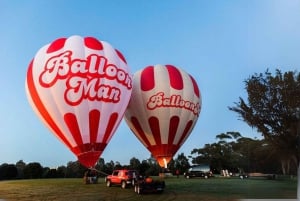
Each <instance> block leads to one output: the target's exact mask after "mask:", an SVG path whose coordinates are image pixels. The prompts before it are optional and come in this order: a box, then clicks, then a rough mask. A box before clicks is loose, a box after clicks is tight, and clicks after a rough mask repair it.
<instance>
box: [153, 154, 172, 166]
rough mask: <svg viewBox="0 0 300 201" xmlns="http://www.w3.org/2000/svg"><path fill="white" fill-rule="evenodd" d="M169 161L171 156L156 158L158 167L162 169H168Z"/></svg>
mask: <svg viewBox="0 0 300 201" xmlns="http://www.w3.org/2000/svg"><path fill="white" fill-rule="evenodd" d="M171 159H172V157H171V156H161V157H157V158H156V160H157V162H158V164H159V166H160V167H162V168H168V163H169V162H170V161H171Z"/></svg>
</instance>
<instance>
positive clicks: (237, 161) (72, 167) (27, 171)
mask: <svg viewBox="0 0 300 201" xmlns="http://www.w3.org/2000/svg"><path fill="white" fill-rule="evenodd" d="M196 164H208V165H210V167H211V170H212V172H213V173H214V174H220V173H221V171H222V170H224V169H226V170H228V171H229V172H232V173H233V174H243V173H249V172H262V173H269V174H271V173H272V174H291V175H295V174H296V172H297V165H296V164H295V165H292V166H290V167H289V169H283V168H284V167H285V166H281V162H280V158H278V154H276V151H274V150H273V146H272V145H270V144H269V143H268V142H267V140H265V139H252V138H248V137H243V136H242V135H241V134H240V133H239V132H226V133H221V134H218V135H217V136H216V142H214V143H211V144H205V145H204V146H203V147H202V148H195V149H193V150H192V151H191V152H190V155H188V156H186V155H185V154H184V153H180V154H178V155H177V156H176V158H174V159H172V160H171V161H170V163H169V164H168V168H167V169H163V168H161V167H160V166H159V164H158V163H157V162H156V160H155V159H154V158H153V157H151V156H150V157H149V159H145V160H142V161H140V160H139V159H137V158H135V157H132V158H131V159H130V161H129V165H124V164H121V163H119V162H118V161H115V162H114V161H112V160H111V161H109V162H105V160H104V158H100V159H99V160H98V162H97V164H96V166H95V169H96V170H98V176H105V175H106V174H111V173H112V171H113V170H115V169H123V168H125V169H135V170H138V171H139V172H140V174H142V175H158V174H159V173H161V172H168V173H172V174H175V172H176V170H179V172H180V174H183V173H185V172H187V171H188V169H189V168H190V167H191V166H193V165H196ZM86 171H87V168H86V167H84V166H82V165H81V164H80V163H79V162H78V161H70V162H68V163H67V165H66V166H64V165H62V166H59V167H57V168H49V167H43V166H42V165H41V164H40V163H38V162H31V163H28V164H26V163H25V162H24V161H23V160H20V161H18V162H17V163H16V164H7V163H4V164H2V165H1V166H0V180H8V179H37V178H81V177H83V175H84V173H85V172H86Z"/></svg>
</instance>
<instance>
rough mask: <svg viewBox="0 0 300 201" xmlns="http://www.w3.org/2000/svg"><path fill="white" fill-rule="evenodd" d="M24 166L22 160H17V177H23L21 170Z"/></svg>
mask: <svg viewBox="0 0 300 201" xmlns="http://www.w3.org/2000/svg"><path fill="white" fill-rule="evenodd" d="M25 167H26V163H25V162H24V161H23V160H19V161H18V162H17V163H16V168H17V169H18V178H19V179H23V177H24V173H23V170H24V168H25Z"/></svg>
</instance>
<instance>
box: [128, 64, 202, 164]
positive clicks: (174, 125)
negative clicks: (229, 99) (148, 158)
mask: <svg viewBox="0 0 300 201" xmlns="http://www.w3.org/2000/svg"><path fill="white" fill-rule="evenodd" d="M200 110H201V94H200V91H199V88H198V85H197V83H196V81H195V79H194V78H193V77H192V76H191V75H189V74H188V73H186V72H185V71H183V70H182V69H180V68H177V67H175V66H173V65H155V66H148V67H146V68H144V69H142V70H140V71H138V72H136V73H135V74H134V76H133V86H132V95H131V99H130V101H129V105H128V107H127V110H126V112H125V120H126V123H127V124H128V126H129V127H130V129H131V130H132V131H133V133H134V134H135V135H136V137H137V138H138V139H139V140H140V141H141V142H142V144H143V145H144V146H145V147H146V148H147V149H148V150H149V151H150V152H151V154H152V155H153V156H154V157H155V158H156V160H157V161H158V163H159V164H160V166H161V167H166V165H167V163H168V162H169V161H170V160H171V159H172V157H173V156H174V155H175V154H176V152H177V151H178V149H179V148H180V147H181V145H182V144H183V143H184V142H185V141H186V139H187V138H188V136H189V135H190V133H191V131H192V130H193V128H194V126H195V124H196V122H197V119H198V117H199V114H200Z"/></svg>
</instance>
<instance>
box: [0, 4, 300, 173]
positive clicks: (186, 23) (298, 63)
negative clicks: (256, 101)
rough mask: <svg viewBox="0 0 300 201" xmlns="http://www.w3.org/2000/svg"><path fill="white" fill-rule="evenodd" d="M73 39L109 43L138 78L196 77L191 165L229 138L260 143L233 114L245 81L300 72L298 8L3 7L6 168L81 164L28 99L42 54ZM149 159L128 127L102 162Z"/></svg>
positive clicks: (1, 148) (0, 37)
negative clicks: (155, 68) (149, 70)
mask: <svg viewBox="0 0 300 201" xmlns="http://www.w3.org/2000/svg"><path fill="white" fill-rule="evenodd" d="M71 35H81V36H93V37H96V38H98V39H99V40H103V41H107V42H109V43H110V44H112V45H113V46H114V47H115V48H117V49H119V50H120V51H121V52H122V53H123V55H124V56H125V58H126V60H127V63H128V65H129V66H130V69H131V72H132V73H134V72H136V71H138V70H140V69H142V68H144V67H146V66H148V65H155V64H172V65H175V66H178V67H180V68H182V69H184V70H185V71H187V72H188V73H190V74H192V75H193V76H194V78H195V79H196V81H197V82H198V84H199V88H200V91H201V93H202V111H201V114H200V118H199V119H198V122H197V124H196V126H195V128H194V130H193V132H192V133H191V135H190V137H189V138H188V139H187V141H186V142H185V144H184V145H183V146H182V148H181V149H180V150H179V151H178V152H177V153H182V152H183V153H184V154H185V155H189V154H190V151H191V150H192V149H194V148H200V147H202V146H203V145H204V144H206V143H213V142H215V140H216V139H215V136H216V135H217V134H220V133H222V132H228V131H238V132H240V133H241V134H242V135H243V136H247V137H252V138H254V137H260V136H261V135H260V134H258V133H256V130H254V129H252V128H250V127H249V126H248V125H247V124H245V123H244V122H242V121H240V120H238V116H237V114H236V113H233V112H231V111H229V110H228V106H233V103H234V102H236V101H238V98H239V97H243V98H246V95H247V94H246V93H245V89H244V83H243V81H244V80H245V79H246V78H248V77H249V76H251V75H252V74H254V73H261V72H264V71H265V70H266V69H267V68H268V69H269V70H270V71H271V72H274V70H275V69H276V68H278V69H281V70H282V71H283V72H285V71H295V70H297V71H299V69H300V56H299V55H300V1H299V0H252V1H244V0H228V1H222V0H218V1H217V0H212V1H204V0H188V1H179V0H175V1H174V0H164V1H161V0H152V1H146V0H128V1H122V0H113V1H102V0H90V1H68V0H64V1H60V0H51V1H50V0H49V1H46V0H45V1H39V0H35V1H34V0H27V1H17V0H0V44H1V45H0V59H1V66H0V69H1V73H0V76H1V77H0V88H1V93H0V100H1V104H0V136H1V138H0V164H2V163H4V162H7V163H16V162H17V161H18V160H23V161H25V162H26V163H29V162H40V163H41V164H42V165H43V166H49V167H56V166H58V165H66V164H67V162H69V161H75V160H76V157H75V156H74V155H73V154H72V153H71V152H70V151H69V150H68V149H67V148H66V147H65V146H64V145H63V144H62V143H61V142H60V141H58V140H57V139H56V137H54V136H53V135H52V134H51V133H50V131H48V130H47V128H46V127H45V126H44V125H43V124H42V123H41V121H40V120H39V119H38V117H37V116H36V115H35V113H34V112H33V110H32V109H31V107H30V105H29V104H28V101H27V98H26V95H25V89H24V88H25V87H24V83H25V77H26V71H27V68H28V65H29V62H30V60H31V59H32V58H33V57H34V55H35V53H36V52H37V51H38V50H39V48H41V47H42V46H44V45H46V44H48V43H50V42H52V41H53V40H55V39H57V38H60V37H69V36H71ZM149 156H150V153H149V152H148V150H147V149H146V148H144V147H143V145H142V144H141V143H140V142H139V141H138V140H137V138H136V137H135V136H134V135H133V134H132V133H131V131H130V130H129V128H128V126H127V125H126V124H125V121H123V122H122V123H121V124H120V126H119V128H118V129H117V131H116V133H115V135H114V136H113V138H112V140H111V141H110V143H109V145H108V146H107V147H106V149H105V151H104V153H103V155H102V157H103V158H104V159H105V161H106V162H108V161H110V160H113V161H119V162H120V163H121V164H128V163H129V160H130V159H131V158H132V157H137V158H138V159H140V160H143V159H147V158H149Z"/></svg>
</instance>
